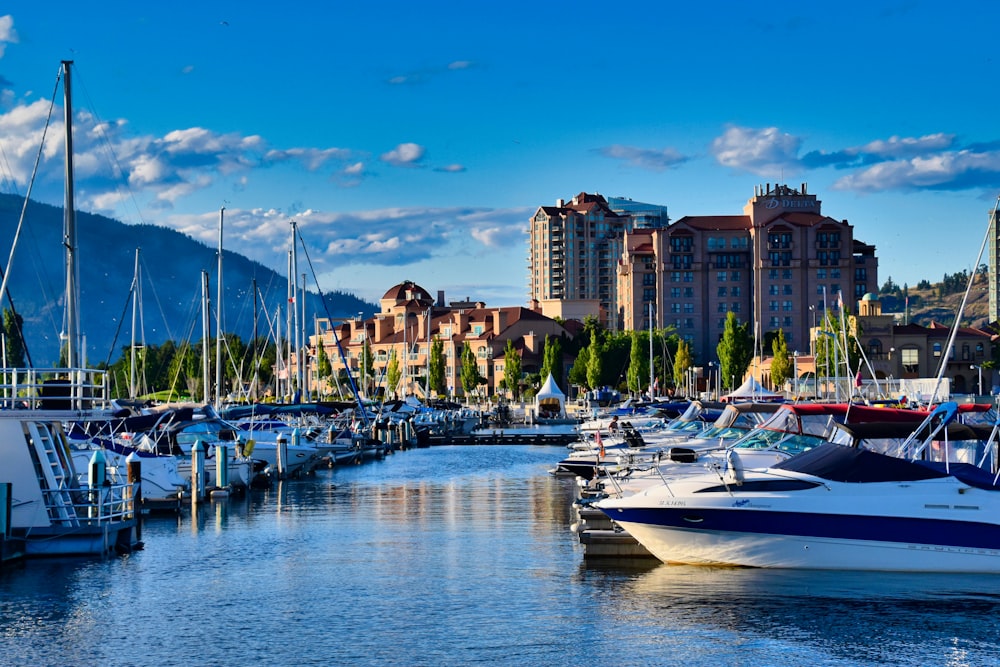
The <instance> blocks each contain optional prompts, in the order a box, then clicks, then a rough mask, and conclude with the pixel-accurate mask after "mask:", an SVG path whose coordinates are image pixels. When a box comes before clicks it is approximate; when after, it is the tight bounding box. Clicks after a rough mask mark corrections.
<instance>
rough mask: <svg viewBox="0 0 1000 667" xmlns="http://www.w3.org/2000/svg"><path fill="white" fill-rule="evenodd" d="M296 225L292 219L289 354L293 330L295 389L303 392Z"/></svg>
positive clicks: (289, 277) (289, 276)
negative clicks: (297, 298) (297, 300)
mask: <svg viewBox="0 0 1000 667" xmlns="http://www.w3.org/2000/svg"><path fill="white" fill-rule="evenodd" d="M296 226H297V224H296V222H295V221H294V220H292V248H291V251H290V252H291V255H289V267H288V270H289V275H288V280H289V285H288V291H289V292H290V293H291V299H290V300H289V302H288V307H289V308H290V309H291V313H292V321H291V322H290V325H291V327H294V328H291V327H290V328H289V331H288V338H289V341H288V345H289V355H288V356H289V358H290V357H291V348H292V340H291V339H292V336H293V332H294V337H295V345H294V348H295V381H296V384H297V386H296V387H295V389H296V390H297V391H300V392H301V391H302V355H301V354H299V350H301V349H302V341H301V339H300V338H299V309H298V308H296V307H295V300H296V297H298V294H299V275H298V274H299V257H298V254H297V253H296V251H295V231H296ZM290 384H291V383H290V382H289V385H290ZM289 389H291V386H289Z"/></svg>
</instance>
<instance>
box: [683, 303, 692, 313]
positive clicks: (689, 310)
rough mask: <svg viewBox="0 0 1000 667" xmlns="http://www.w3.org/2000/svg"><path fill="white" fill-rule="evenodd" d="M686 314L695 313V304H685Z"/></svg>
mask: <svg viewBox="0 0 1000 667" xmlns="http://www.w3.org/2000/svg"><path fill="white" fill-rule="evenodd" d="M684 312H685V313H693V312H694V304H693V303H685V304H684Z"/></svg>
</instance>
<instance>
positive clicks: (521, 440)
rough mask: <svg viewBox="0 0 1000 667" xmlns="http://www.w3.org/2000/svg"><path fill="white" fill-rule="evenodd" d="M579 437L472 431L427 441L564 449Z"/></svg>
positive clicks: (431, 442) (572, 435)
mask: <svg viewBox="0 0 1000 667" xmlns="http://www.w3.org/2000/svg"><path fill="white" fill-rule="evenodd" d="M579 439H580V436H579V435H577V434H575V433H512V432H509V431H473V432H472V433H454V434H450V435H431V436H428V437H427V441H428V442H429V443H430V444H431V445H432V446H434V445H550V446H561V447H565V446H566V445H568V444H570V443H571V442H576V441H577V440H579Z"/></svg>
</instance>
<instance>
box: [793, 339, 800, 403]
mask: <svg viewBox="0 0 1000 667" xmlns="http://www.w3.org/2000/svg"><path fill="white" fill-rule="evenodd" d="M792 377H793V378H795V382H794V383H793V384H792V387H793V389H792V391H794V392H795V398H794V400H796V401H797V400H799V351H798V350H795V351H794V352H792Z"/></svg>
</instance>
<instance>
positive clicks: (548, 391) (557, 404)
mask: <svg viewBox="0 0 1000 667" xmlns="http://www.w3.org/2000/svg"><path fill="white" fill-rule="evenodd" d="M535 414H536V415H537V416H538V417H540V418H542V419H547V418H549V419H551V418H557V417H565V416H566V394H564V393H562V390H561V389H559V385H557V384H556V381H555V380H554V379H553V378H552V373H549V376H548V377H547V378H545V382H543V383H542V388H541V389H539V390H538V393H537V394H536V395H535Z"/></svg>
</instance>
